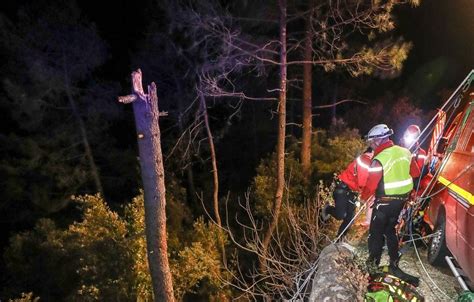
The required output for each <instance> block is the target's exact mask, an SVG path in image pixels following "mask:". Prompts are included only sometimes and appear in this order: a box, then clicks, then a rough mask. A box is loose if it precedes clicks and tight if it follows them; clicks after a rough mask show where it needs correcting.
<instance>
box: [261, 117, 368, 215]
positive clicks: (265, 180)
mask: <svg viewBox="0 0 474 302" xmlns="http://www.w3.org/2000/svg"><path fill="white" fill-rule="evenodd" d="M316 133H317V135H316V137H315V138H314V139H313V140H312V146H311V152H312V159H313V162H312V167H311V168H312V176H311V178H310V179H305V177H304V175H303V173H302V168H301V164H300V162H299V144H298V142H297V141H296V140H293V141H292V142H289V146H288V149H287V154H286V157H285V179H286V182H287V184H286V190H285V191H284V195H283V200H285V201H288V202H289V203H290V204H301V203H302V202H303V201H304V200H305V199H307V198H311V197H312V196H314V194H315V192H314V191H315V188H316V182H317V181H318V179H321V178H323V179H325V180H327V181H332V177H333V174H334V173H338V172H340V171H341V170H343V169H344V168H345V167H346V166H347V164H349V163H350V162H351V161H352V160H354V158H355V157H356V156H357V155H359V154H360V153H362V151H363V150H364V149H365V147H366V145H365V143H364V141H363V140H362V139H361V138H360V134H359V132H358V131H357V130H356V129H350V128H348V127H347V126H346V124H345V123H344V122H343V121H342V120H337V121H334V122H333V124H332V126H331V128H330V129H329V131H326V130H317V131H316ZM276 166H277V165H276V156H275V154H272V155H271V157H267V158H264V159H263V160H262V161H261V163H260V165H259V166H258V168H257V175H256V176H255V178H254V181H253V190H254V191H255V209H256V213H258V214H259V215H262V216H267V215H268V214H269V213H270V210H271V207H272V204H273V200H274V194H275V187H276Z"/></svg>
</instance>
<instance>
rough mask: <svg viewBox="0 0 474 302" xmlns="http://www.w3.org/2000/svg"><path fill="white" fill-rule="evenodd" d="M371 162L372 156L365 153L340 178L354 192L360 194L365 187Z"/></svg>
mask: <svg viewBox="0 0 474 302" xmlns="http://www.w3.org/2000/svg"><path fill="white" fill-rule="evenodd" d="M371 162H372V154H371V153H364V154H362V155H360V156H359V157H357V158H356V159H355V160H353V161H352V162H351V163H350V164H349V165H348V166H347V168H346V169H345V170H344V171H342V172H341V174H339V176H338V178H339V179H340V180H341V181H343V182H344V183H345V184H346V185H347V186H348V187H349V188H350V189H351V190H352V191H356V192H360V191H362V188H363V187H365V183H366V181H367V177H368V176H369V168H370V163H371Z"/></svg>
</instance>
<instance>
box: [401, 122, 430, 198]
mask: <svg viewBox="0 0 474 302" xmlns="http://www.w3.org/2000/svg"><path fill="white" fill-rule="evenodd" d="M420 133H421V131H420V127H418V126H417V125H410V126H408V127H407V129H406V130H405V132H404V133H403V138H402V142H401V145H402V146H403V147H405V148H407V149H409V150H410V151H411V152H412V155H411V156H412V160H411V164H410V175H411V176H412V177H413V185H414V188H415V190H417V189H418V187H419V182H420V179H421V178H423V177H424V176H425V175H426V174H428V166H427V155H426V151H425V150H424V149H423V148H421V146H420V143H419V141H418V139H419V138H420Z"/></svg>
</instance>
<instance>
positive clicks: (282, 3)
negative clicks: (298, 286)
mask: <svg viewBox="0 0 474 302" xmlns="http://www.w3.org/2000/svg"><path fill="white" fill-rule="evenodd" d="M278 6H279V8H280V96H279V98H278V139H277V185H276V190H275V200H274V201H273V210H272V219H271V221H270V224H269V226H268V228H267V230H266V232H265V237H264V238H263V242H262V243H263V253H262V254H263V257H260V259H259V261H260V268H261V269H265V267H266V265H265V261H266V256H265V255H266V254H267V250H268V246H269V244H270V240H271V238H272V234H273V232H274V231H275V228H276V226H277V224H278V218H279V217H280V210H281V202H282V199H283V190H284V187H285V133H286V80H287V79H286V77H287V66H286V0H279V1H278Z"/></svg>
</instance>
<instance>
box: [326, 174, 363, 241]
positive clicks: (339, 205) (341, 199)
mask: <svg viewBox="0 0 474 302" xmlns="http://www.w3.org/2000/svg"><path fill="white" fill-rule="evenodd" d="M332 196H333V197H334V203H335V206H330V207H328V209H327V213H328V214H330V215H331V216H333V217H334V218H336V219H337V220H342V223H341V225H340V226H339V231H338V232H337V236H339V235H340V234H341V233H342V232H343V231H344V229H346V227H347V226H348V225H349V223H350V222H351V220H352V218H353V217H354V210H355V208H356V206H355V199H356V194H355V193H354V192H352V191H351V190H350V189H349V187H348V186H347V185H346V184H345V183H343V182H339V183H338V184H337V185H336V188H335V189H334V192H333V193H332ZM348 229H349V228H347V229H346V230H345V231H344V233H343V234H342V235H345V234H346V233H347V231H348Z"/></svg>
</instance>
